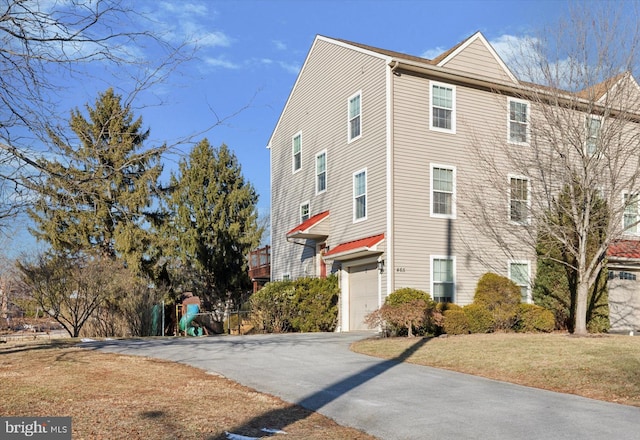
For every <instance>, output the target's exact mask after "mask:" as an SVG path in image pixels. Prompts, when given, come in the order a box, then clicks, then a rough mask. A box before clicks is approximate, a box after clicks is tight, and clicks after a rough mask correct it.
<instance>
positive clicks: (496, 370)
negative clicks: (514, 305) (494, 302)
mask: <svg viewBox="0 0 640 440" xmlns="http://www.w3.org/2000/svg"><path fill="white" fill-rule="evenodd" d="M424 342H425V341H423V340H421V339H415V338H413V339H409V338H386V339H369V340H365V341H361V342H358V343H356V344H354V345H353V346H352V349H353V350H354V351H357V352H360V353H364V354H369V355H372V356H377V357H381V358H385V359H391V358H399V359H403V360H404V361H406V362H411V363H415V364H419V365H427V366H432V367H437V368H445V369H448V370H454V371H459V372H462V373H469V374H474V375H477V376H483V377H487V378H490V379H497V380H502V381H506V382H512V383H517V384H521V385H526V386H531V387H536V388H543V389H547V390H552V391H559V392H563V393H571V394H577V395H580V396H584V397H589V398H593V399H599V400H606V401H610V402H617V403H622V404H626V405H634V406H640V337H629V336H614V335H602V336H593V337H574V336H569V335H566V334H539V335H538V334H514V333H495V334H488V335H468V336H453V337H451V336H450V337H446V338H433V339H428V340H427V341H426V343H424ZM416 344H419V345H420V346H419V348H417V349H416V347H417V345H416ZM414 350H415V351H414Z"/></svg>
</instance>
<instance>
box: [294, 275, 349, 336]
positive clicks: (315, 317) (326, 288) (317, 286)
mask: <svg viewBox="0 0 640 440" xmlns="http://www.w3.org/2000/svg"><path fill="white" fill-rule="evenodd" d="M294 288H295V296H294V301H295V316H293V317H292V318H291V325H292V327H293V329H294V330H295V331H300V332H332V331H334V330H335V328H336V324H337V322H338V298H339V296H340V288H339V287H338V277H337V276H336V275H331V276H328V277H327V278H299V279H297V280H295V281H294Z"/></svg>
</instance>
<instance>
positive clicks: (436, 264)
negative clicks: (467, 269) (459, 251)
mask: <svg viewBox="0 0 640 440" xmlns="http://www.w3.org/2000/svg"><path fill="white" fill-rule="evenodd" d="M431 291H432V292H433V300H434V301H436V302H453V301H454V296H455V258H454V257H440V256H432V257H431Z"/></svg>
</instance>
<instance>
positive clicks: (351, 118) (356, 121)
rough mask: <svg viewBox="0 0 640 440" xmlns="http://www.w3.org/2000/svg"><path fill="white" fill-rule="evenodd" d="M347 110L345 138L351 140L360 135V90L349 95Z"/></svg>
mask: <svg viewBox="0 0 640 440" xmlns="http://www.w3.org/2000/svg"><path fill="white" fill-rule="evenodd" d="M347 112H348V122H347V131H348V135H347V140H348V141H349V142H351V141H354V140H356V139H358V138H359V137H360V136H361V135H362V92H358V93H356V94H355V95H353V96H351V97H349V104H348V110H347Z"/></svg>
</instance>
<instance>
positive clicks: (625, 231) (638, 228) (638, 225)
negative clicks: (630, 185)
mask: <svg viewBox="0 0 640 440" xmlns="http://www.w3.org/2000/svg"><path fill="white" fill-rule="evenodd" d="M633 194H634V193H632V192H631V191H622V196H621V197H622V206H623V209H622V219H621V221H622V233H623V234H624V235H627V236H629V235H631V236H639V235H640V223H636V224H635V225H634V226H633V227H634V229H635V231H633V232H630V231H628V228H626V227H625V225H624V217H625V211H626V207H625V204H626V201H625V196H631V195H633ZM636 197H637V204H638V212H636V222H640V194H636Z"/></svg>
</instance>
